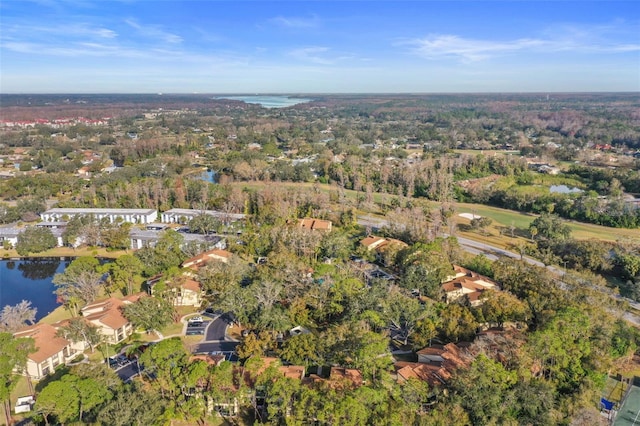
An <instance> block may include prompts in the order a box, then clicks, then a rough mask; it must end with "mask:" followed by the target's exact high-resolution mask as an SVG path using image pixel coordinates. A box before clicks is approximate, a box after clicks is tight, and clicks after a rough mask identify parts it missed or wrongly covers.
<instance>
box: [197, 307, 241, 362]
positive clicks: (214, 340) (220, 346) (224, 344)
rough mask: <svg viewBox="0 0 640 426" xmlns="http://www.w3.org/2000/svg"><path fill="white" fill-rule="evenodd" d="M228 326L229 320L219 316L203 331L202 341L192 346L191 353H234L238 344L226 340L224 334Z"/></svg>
mask: <svg viewBox="0 0 640 426" xmlns="http://www.w3.org/2000/svg"><path fill="white" fill-rule="evenodd" d="M228 326H229V320H228V318H226V317H225V315H221V316H219V317H217V318H216V319H214V320H213V321H211V323H210V324H209V326H208V327H207V329H206V331H205V338H204V341H202V342H200V343H198V344H196V345H194V346H193V348H192V352H193V353H211V352H234V351H235V349H236V346H238V344H239V342H236V341H233V340H231V339H229V338H227V336H226V332H227V327H228Z"/></svg>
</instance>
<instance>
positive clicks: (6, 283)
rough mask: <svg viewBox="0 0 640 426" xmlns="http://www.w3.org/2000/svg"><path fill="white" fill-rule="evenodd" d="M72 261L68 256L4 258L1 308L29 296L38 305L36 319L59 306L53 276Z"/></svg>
mask: <svg viewBox="0 0 640 426" xmlns="http://www.w3.org/2000/svg"><path fill="white" fill-rule="evenodd" d="M69 262H71V259H64V258H62V259H61V258H38V259H35V258H34V259H20V260H0V309H2V308H3V307H4V306H6V305H15V304H17V303H20V302H21V301H22V300H28V301H30V302H31V306H32V307H34V308H37V309H38V312H37V313H36V320H40V319H41V318H42V317H44V316H46V315H47V314H49V313H50V312H51V311H53V310H54V309H55V308H56V307H57V306H58V303H57V302H56V295H55V294H53V291H54V290H55V286H54V285H53V283H52V282H51V280H52V279H53V276H54V275H55V274H56V273H59V272H62V271H64V268H66V266H67V265H68V264H69Z"/></svg>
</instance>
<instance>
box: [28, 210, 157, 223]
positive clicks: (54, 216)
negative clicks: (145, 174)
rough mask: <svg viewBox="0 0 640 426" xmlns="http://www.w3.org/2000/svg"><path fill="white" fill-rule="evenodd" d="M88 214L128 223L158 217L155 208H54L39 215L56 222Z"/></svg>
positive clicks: (142, 221) (152, 220)
mask: <svg viewBox="0 0 640 426" xmlns="http://www.w3.org/2000/svg"><path fill="white" fill-rule="evenodd" d="M78 215H82V216H89V215H92V216H94V217H95V218H96V219H98V220H102V219H104V218H108V219H109V221H111V223H113V222H117V221H118V219H119V220H120V221H122V222H129V223H153V222H155V221H156V219H157V218H158V212H157V211H156V210H155V209H91V208H80V209H73V208H72V209H64V208H56V209H49V210H47V211H46V212H44V213H41V214H40V217H41V218H42V220H43V221H45V222H58V221H61V220H69V219H71V218H72V217H74V216H78Z"/></svg>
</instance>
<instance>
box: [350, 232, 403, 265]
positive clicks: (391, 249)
mask: <svg viewBox="0 0 640 426" xmlns="http://www.w3.org/2000/svg"><path fill="white" fill-rule="evenodd" d="M360 245H362V246H363V247H365V248H366V249H367V251H369V252H375V253H376V257H377V259H378V262H380V263H382V264H383V265H385V266H387V265H390V264H391V263H393V261H394V260H395V254H397V253H398V251H400V250H402V249H404V248H406V247H408V245H407V243H405V242H404V241H400V240H396V239H394V238H384V237H376V236H375V235H369V236H368V237H366V238H364V239H363V240H362V241H360Z"/></svg>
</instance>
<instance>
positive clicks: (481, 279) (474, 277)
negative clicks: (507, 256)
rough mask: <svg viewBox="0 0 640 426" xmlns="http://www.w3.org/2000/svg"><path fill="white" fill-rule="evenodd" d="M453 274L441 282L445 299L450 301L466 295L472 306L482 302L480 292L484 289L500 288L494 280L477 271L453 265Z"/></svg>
mask: <svg viewBox="0 0 640 426" xmlns="http://www.w3.org/2000/svg"><path fill="white" fill-rule="evenodd" d="M453 270H454V272H455V275H453V276H449V277H447V278H446V281H445V282H444V283H443V284H442V290H443V291H444V293H445V301H446V302H447V303H451V302H453V301H456V300H458V299H460V298H461V297H467V298H468V299H469V302H470V303H471V305H472V306H478V305H480V304H482V298H481V296H482V293H483V292H484V291H486V290H500V286H499V285H498V283H496V282H495V281H493V280H491V279H490V278H487V277H485V276H483V275H480V274H478V273H477V272H474V271H471V270H469V269H466V268H463V267H462V266H458V265H453Z"/></svg>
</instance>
